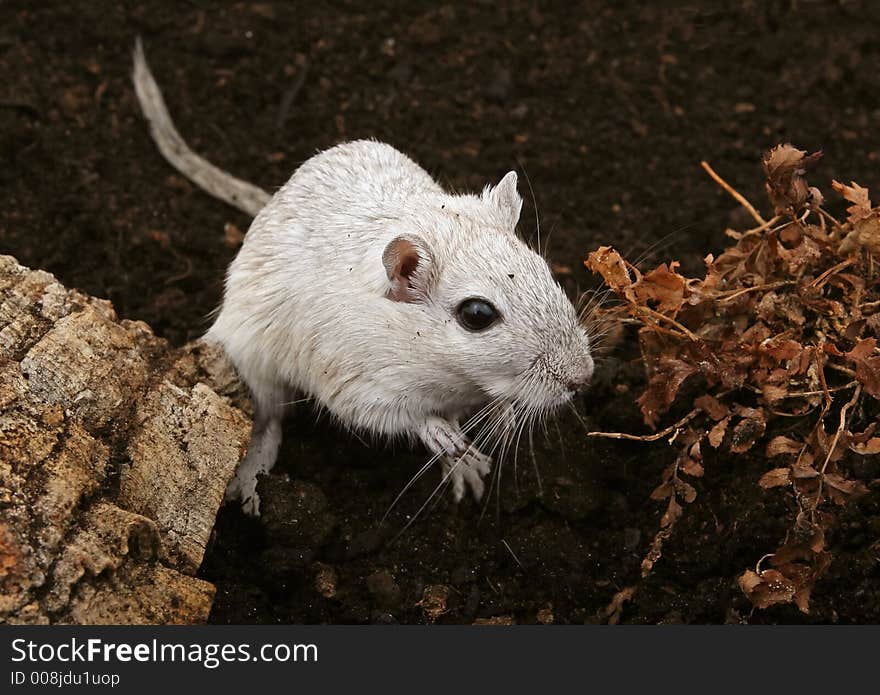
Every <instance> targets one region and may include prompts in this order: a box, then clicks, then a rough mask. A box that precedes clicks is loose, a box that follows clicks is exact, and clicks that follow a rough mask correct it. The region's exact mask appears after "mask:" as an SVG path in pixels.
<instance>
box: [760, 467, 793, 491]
mask: <svg viewBox="0 0 880 695" xmlns="http://www.w3.org/2000/svg"><path fill="white" fill-rule="evenodd" d="M790 482H791V469H789V468H774V469H773V470H772V471H767V472H766V473H765V474H764V475H762V476H761V479H760V480H759V481H758V485H760V486H761V487H762V488H764V489H765V490H769V489H770V488H772V487H780V486H782V485H788V484H789V483H790Z"/></svg>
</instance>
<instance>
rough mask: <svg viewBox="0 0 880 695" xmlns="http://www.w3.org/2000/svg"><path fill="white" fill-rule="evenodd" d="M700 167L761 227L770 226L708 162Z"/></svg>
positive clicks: (703, 162) (701, 163)
mask: <svg viewBox="0 0 880 695" xmlns="http://www.w3.org/2000/svg"><path fill="white" fill-rule="evenodd" d="M700 166H701V167H703V169H705V170H706V173H707V174H709V176H711V177H712V179H713V180H714V181H715V183H717V184H718V185H719V186H721V188H723V189H724V190H725V191H727V192H728V193H730V195H731V196H733V198H734V200H736V201H737V202H738V203H739V204H740V205H742V206H743V207H744V208H745V209H746V210H748V212H749V214H750V215H751V216H752V217H753V218H754V219H755V222H757V223H758V224H759V225H760V226H761V227H765V226H767V225H768V224H769V223H768V222H767V221H766V220H765V219H764V218H763V217H761V215H760V213H758V211H757V210H755V207H754V206H753V205H752V204H751V203H750V202H749V201H748V200H746V199H745V198H744V197H743V195H742V194H741V193H740V192H739V191H737V190H736V189H735V188H734V187H733V186H731V185H730V184H729V183H727V181H725V180H724V179H722V178H721V177H720V176H719V175H718V174H716V173H715V170H714V169H712V167H710V166H709V163H708V162H706V161H702V162H700Z"/></svg>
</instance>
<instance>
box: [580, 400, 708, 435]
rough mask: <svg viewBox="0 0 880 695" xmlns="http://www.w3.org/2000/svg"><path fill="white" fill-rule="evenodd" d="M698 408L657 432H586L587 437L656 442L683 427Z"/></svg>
mask: <svg viewBox="0 0 880 695" xmlns="http://www.w3.org/2000/svg"><path fill="white" fill-rule="evenodd" d="M699 413H700V409H699V408H694V409H693V410H692V411H691V412H689V413H688V414H687V415H685V416H684V417H683V418H682V419H681V420H679V421H678V422H676V423H675V424H674V425H670V426H669V427H667V428H666V429H664V430H660V431H659V432H655V433H654V434H644V435H636V434H629V433H628V432H587V436H588V437H605V438H606V439H628V440H630V441H633V442H656V441H657V440H658V439H663V438H664V437H666V436H667V435H670V434H672V433H673V432H675V431H676V430H678V429H680V428H682V427H684V426H685V425H686V424H687V423H689V422H690V421H691V420H693V419H694V418H695V417H697V415H699Z"/></svg>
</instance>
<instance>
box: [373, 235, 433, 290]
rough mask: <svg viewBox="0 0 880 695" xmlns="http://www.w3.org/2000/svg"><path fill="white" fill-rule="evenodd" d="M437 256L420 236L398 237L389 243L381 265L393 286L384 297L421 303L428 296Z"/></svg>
mask: <svg viewBox="0 0 880 695" xmlns="http://www.w3.org/2000/svg"><path fill="white" fill-rule="evenodd" d="M433 262H434V258H433V256H432V254H431V252H430V250H429V249H428V247H427V246H426V245H425V242H424V241H423V240H422V239H420V238H419V237H417V236H412V235H405V236H399V237H396V238H394V239H392V240H391V241H390V242H388V246H386V247H385V252H384V253H383V254H382V264H383V265H384V266H385V272H386V273H387V274H388V280H389V281H390V283H391V286H390V287H389V288H388V291H387V292H386V294H385V296H386V297H388V299H392V300H394V301H395V302H419V301H423V300H424V299H425V298H427V296H428V290H429V289H430V287H429V285H430V281H431V270H432V266H433Z"/></svg>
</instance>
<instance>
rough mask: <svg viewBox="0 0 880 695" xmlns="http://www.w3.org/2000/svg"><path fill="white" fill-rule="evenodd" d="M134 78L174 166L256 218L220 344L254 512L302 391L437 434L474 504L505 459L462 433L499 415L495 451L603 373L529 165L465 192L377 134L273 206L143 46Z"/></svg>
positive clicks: (372, 425) (237, 491) (425, 438)
mask: <svg viewBox="0 0 880 695" xmlns="http://www.w3.org/2000/svg"><path fill="white" fill-rule="evenodd" d="M134 79H135V86H136V89H137V93H138V98H139V99H140V103H141V108H142V109H143V111H144V114H145V116H146V118H147V120H148V121H149V122H150V126H151V130H152V133H153V136H154V138H155V139H156V141H157V143H158V145H159V147H160V149H161V151H162V152H163V154H165V156H166V158H168V159H169V161H170V162H171V163H172V165H174V166H175V167H176V168H178V169H179V170H180V171H181V172H182V173H184V174H185V175H186V176H188V177H189V178H191V179H193V180H195V181H196V182H197V183H199V184H200V185H201V186H202V187H203V188H205V189H206V190H207V192H209V193H211V194H213V195H215V196H217V197H220V198H221V199H223V200H225V201H226V202H228V203H230V204H232V205H235V206H237V207H239V208H240V209H243V210H245V211H247V212H251V213H252V214H253V213H256V217H255V219H254V220H253V222H252V224H251V226H250V229H249V230H248V233H247V235H246V237H245V240H244V244H243V245H242V247H241V250H240V251H239V253H238V255H237V256H236V258H235V260H233V262H232V264H231V265H230V267H229V272H228V275H227V278H226V287H225V292H224V297H223V305H222V307H221V309H220V311H219V313H218V315H217V317H216V321H215V322H214V324H213V326H211V328H210V330H209V331H208V333H207V335H206V339H207V340H211V341H216V342H218V343H220V344H221V345H222V346H223V347H224V349H225V350H226V352H227V354H228V355H229V357H230V358H231V359H232V361H233V363H234V364H235V366H236V368H237V369H238V371H239V373H240V375H241V377H242V378H243V379H244V381H245V382H246V383H247V385H248V386H249V387H250V390H251V392H252V394H253V398H254V403H255V421H254V429H253V435H252V441H251V445H250V448H249V450H248V453H247V456H246V458H245V460H244V461H243V462H242V463H241V465H240V466H239V469H238V471H237V473H236V476H235V478H234V479H233V481H232V482H231V483H230V486H229V489H228V491H227V498H228V499H237V500H240V501H241V502H242V505H243V508H244V510H245V512H247V513H249V514H258V513H259V499H258V497H257V493H256V478H257V476H258V475H259V474H261V473H264V472H267V471H268V470H269V469H270V468H271V467H272V465H273V464H274V462H275V458H276V455H277V451H278V446H279V444H280V441H281V418H282V415H283V413H284V407H285V404H286V403H288V402H290V401H291V400H292V398H293V396H292V394H293V393H294V392H304V393H305V394H307V395H308V396H310V397H311V398H313V399H314V400H315V401H316V402H317V403H318V404H319V405H320V406H321V407H323V408H324V409H326V410H327V411H328V412H329V413H331V414H332V415H333V416H334V417H335V419H336V420H338V421H339V423H341V424H342V425H343V426H345V427H349V428H353V429H355V430H362V431H367V432H370V433H374V434H378V435H384V436H389V437H396V436H404V437H408V438H410V439H412V440H417V441H421V442H422V443H423V444H424V445H425V446H426V447H427V448H428V450H429V451H430V452H431V453H432V454H433V456H434V460H437V459H439V460H440V461H442V469H443V477H444V480H451V482H452V489H453V494H454V496H455V499H456V500H460V499H461V497H462V496H463V494H464V489H465V486H466V485H467V486H468V487H469V488H470V490H471V492H472V493H473V495H474V497H475V498H476V499H479V498H480V497H481V496H482V494H483V491H484V482H483V478H484V477H485V476H486V475H487V474H488V473H489V468H490V462H491V459H490V458H489V457H488V456H485V455H484V454H482V453H481V452H480V451H479V450H478V449H477V448H476V446H475V445H472V444H471V443H470V441H469V440H468V438H467V437H466V435H465V432H463V431H462V426H461V425H460V423H461V422H462V419H463V418H464V417H465V416H467V415H468V414H472V413H474V412H475V411H476V412H478V417H476V418H472V424H473V425H478V424H479V423H480V422H481V421H482V422H486V423H489V422H491V423H492V425H491V428H487V427H484V428H483V429H482V430H481V432H482V434H481V435H478V440H475V442H474V444H480V443H481V442H482V441H485V440H490V439H491V438H492V437H493V436H495V435H496V434H497V432H495V431H488V429H493V430H498V429H506V430H507V431H510V428H515V427H517V426H518V423H519V422H520V421H523V420H526V419H531V418H534V417H536V416H540V415H543V414H546V413H547V412H549V411H552V410H554V409H556V408H558V407H559V406H560V405H563V404H565V403H566V402H568V401H569V400H570V399H571V397H572V395H573V394H574V393H575V391H577V390H578V389H580V388H581V387H582V386H584V385H585V384H586V383H587V382H588V381H589V380H590V377H591V375H592V372H593V360H592V357H591V355H590V341H589V338H588V336H587V332H586V331H585V329H584V328H583V327H582V325H581V324H580V322H579V320H578V315H577V313H576V311H575V309H574V307H573V306H572V304H571V302H570V301H569V300H568V298H567V297H566V295H565V293H564V292H563V291H562V289H561V288H560V287H559V285H558V284H557V283H556V282H555V280H554V279H553V276H552V275H551V272H550V269H549V268H548V266H547V263H546V262H545V260H544V259H543V258H542V257H541V256H540V255H538V254H537V253H535V252H534V251H532V250H531V249H530V248H529V247H528V246H527V245H526V244H525V243H523V241H521V240H520V239H519V238H518V237H517V236H516V234H515V227H516V224H517V221H518V219H519V215H520V209H521V207H522V200H521V198H520V196H519V194H518V193H517V190H516V182H517V181H516V174H515V173H514V172H510V173H508V174H507V175H506V176H505V177H504V178H503V179H501V182H500V183H499V184H498V185H497V186H495V187H494V188H490V187H486V189H485V190H484V191H483V192H482V194H481V195H453V194H449V193H446V192H445V191H443V189H442V188H441V187H440V186H439V185H438V184H437V183H436V182H435V181H434V180H433V179H432V178H431V177H430V176H429V175H428V173H427V172H425V171H424V170H423V169H422V168H421V167H419V166H418V165H417V164H415V163H414V162H413V161H412V160H410V159H409V158H408V157H406V156H405V155H403V154H401V153H400V152H398V151H397V150H396V149H394V148H393V147H391V146H390V145H386V144H383V143H380V142H375V141H366V140H359V141H355V142H348V143H345V144H342V145H338V146H336V147H333V148H331V149H329V150H327V151H325V152H321V153H320V154H317V155H315V156H313V157H312V158H311V159H309V160H308V161H306V162H305V163H304V164H302V165H301V166H300V167H299V168H298V169H297V170H296V172H294V174H293V176H292V177H291V178H290V180H289V181H288V182H287V183H286V184H284V186H282V187H281V188H280V189H279V190H278V192H277V193H275V195H274V196H271V199H270V197H269V195H268V194H266V193H264V192H263V191H261V190H260V189H257V188H255V187H253V186H250V184H245V183H244V182H240V181H238V180H236V179H234V178H233V177H231V176H229V175H228V174H225V173H224V172H221V171H220V170H218V169H214V168H213V167H211V166H210V165H209V164H208V163H207V162H205V161H204V160H202V159H201V158H199V157H198V156H197V155H194V154H193V153H192V152H191V151H190V150H189V149H188V148H187V147H186V145H185V144H184V142H183V140H182V139H181V138H180V136H179V135H178V134H177V132H176V131H175V130H174V126H173V124H172V123H171V121H170V118H169V116H168V113H167V110H166V108H165V105H164V102H163V100H162V96H161V93H160V92H159V89H158V87H157V86H156V84H155V81H154V80H153V77H152V75H151V74H150V72H149V69H148V67H147V64H146V61H145V58H144V55H143V52H142V50H141V48H140V44H138V46H137V48H136V50H135V73H134ZM490 411H492V412H500V413H501V416H500V417H490ZM490 453H491V452H490Z"/></svg>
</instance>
